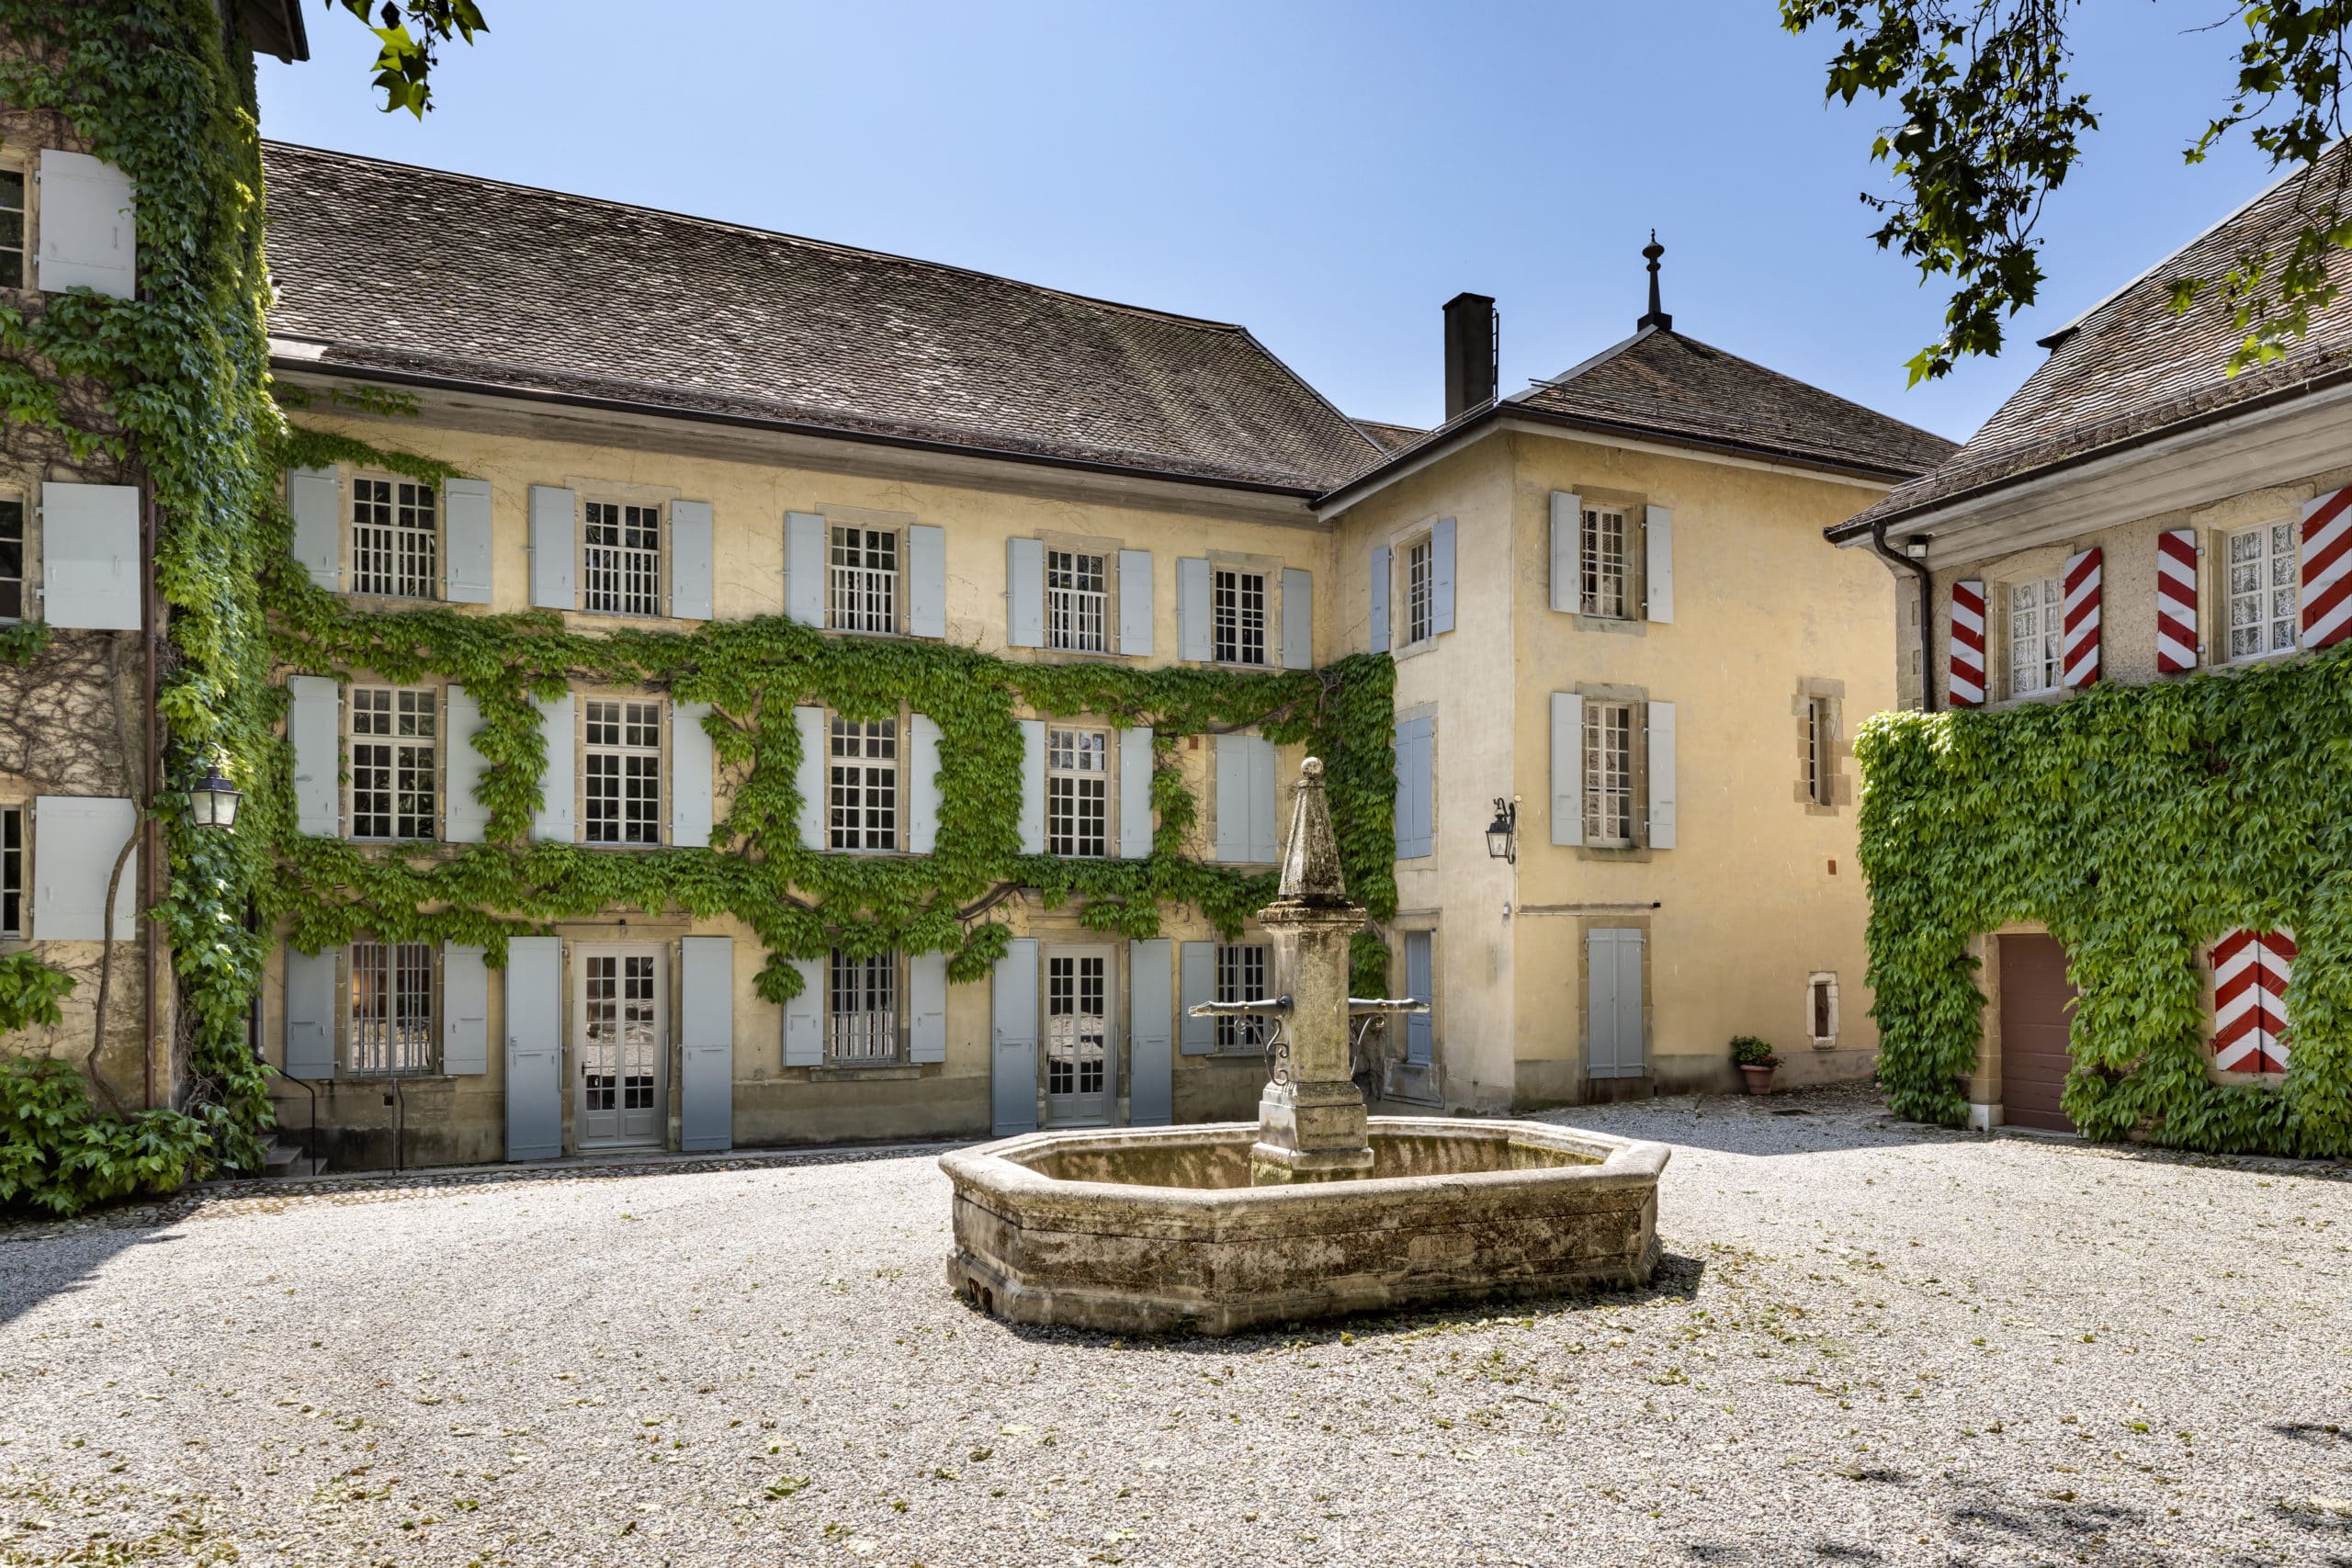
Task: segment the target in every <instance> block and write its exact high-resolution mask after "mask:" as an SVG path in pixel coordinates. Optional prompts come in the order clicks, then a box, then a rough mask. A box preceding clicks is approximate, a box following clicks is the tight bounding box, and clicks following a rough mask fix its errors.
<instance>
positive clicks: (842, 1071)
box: [809, 1062, 922, 1083]
mask: <svg viewBox="0 0 2352 1568" xmlns="http://www.w3.org/2000/svg"><path fill="white" fill-rule="evenodd" d="M919 1077H922V1068H921V1067H919V1066H914V1065H913V1064H912V1063H909V1062H892V1063H889V1064H888V1065H886V1066H876V1067H853V1066H847V1065H846V1064H843V1063H831V1064H828V1065H827V1066H821V1067H811V1068H809V1082H810V1083H856V1082H862V1081H873V1082H896V1081H900V1080H903V1079H907V1078H919Z"/></svg>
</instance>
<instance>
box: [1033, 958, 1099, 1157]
mask: <svg viewBox="0 0 2352 1568" xmlns="http://www.w3.org/2000/svg"><path fill="white" fill-rule="evenodd" d="M1111 980H1112V969H1111V950H1110V949H1109V948H1107V947H1057V948H1049V949H1047V950H1046V1042H1045V1044H1046V1050H1045V1057H1046V1060H1045V1070H1046V1119H1047V1120H1048V1121H1049V1122H1052V1123H1053V1125H1055V1126H1057V1127H1067V1126H1070V1125H1072V1124H1080V1125H1083V1124H1088V1123H1094V1124H1102V1123H1107V1122H1109V1121H1110V1120H1111V1114H1112V1111H1113V1107H1114V1100H1113V1097H1112V1091H1113V1084H1112V1077H1113V1066H1114V1059H1115V1058H1114V1051H1113V1048H1112V1041H1111Z"/></svg>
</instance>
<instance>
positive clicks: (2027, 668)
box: [2009, 577, 2066, 697]
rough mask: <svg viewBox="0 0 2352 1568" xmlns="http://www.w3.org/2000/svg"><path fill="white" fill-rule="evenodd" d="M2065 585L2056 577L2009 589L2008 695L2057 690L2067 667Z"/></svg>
mask: <svg viewBox="0 0 2352 1568" xmlns="http://www.w3.org/2000/svg"><path fill="white" fill-rule="evenodd" d="M2065 635H2066V584H2065V583H2064V581H2062V580H2061V579H2058V578H2055V577H2044V578H2041V579H2039V580H2037V581H2032V582H2018V583H2012V584H2010V586H2009V695H2011V696H2013V697H2023V696H2030V695H2031V694H2033V693H2036V692H2052V691H2056V690H2057V689H2058V681H2059V678H2060V674H2061V671H2064V668H2065V664H2064V649H2065Z"/></svg>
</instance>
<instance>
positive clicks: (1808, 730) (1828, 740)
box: [1804, 697, 1837, 806]
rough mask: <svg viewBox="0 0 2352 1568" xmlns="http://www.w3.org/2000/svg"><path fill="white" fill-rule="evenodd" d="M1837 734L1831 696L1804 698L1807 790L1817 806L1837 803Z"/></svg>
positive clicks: (1810, 801)
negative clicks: (1834, 747)
mask: <svg viewBox="0 0 2352 1568" xmlns="http://www.w3.org/2000/svg"><path fill="white" fill-rule="evenodd" d="M1835 735H1836V729H1835V725H1834V723H1833V720H1832V717H1831V714H1830V708H1829V699H1828V698H1827V697H1807V698H1805V700H1804V793H1805V799H1806V801H1807V802H1808V803H1809V804H1811V805H1814V806H1835V805H1836V804H1837V801H1836V800H1835V799H1834V798H1833V797H1834V796H1835V795H1836V794H1837V788H1836V784H1835V780H1836V778H1837V773H1836V762H1837V759H1836V757H1835V756H1834V755H1832V753H1831V750H1830V748H1831V746H1832V744H1833V742H1834V739H1835Z"/></svg>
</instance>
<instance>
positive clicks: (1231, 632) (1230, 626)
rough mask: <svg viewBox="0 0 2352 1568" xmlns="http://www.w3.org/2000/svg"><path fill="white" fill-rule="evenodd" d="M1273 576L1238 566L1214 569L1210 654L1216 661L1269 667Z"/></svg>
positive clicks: (1211, 572) (1212, 571)
mask: <svg viewBox="0 0 2352 1568" xmlns="http://www.w3.org/2000/svg"><path fill="white" fill-rule="evenodd" d="M1269 576H1270V574H1269V573H1266V572H1262V571H1252V570H1250V569H1249V568H1247V567H1238V566H1219V567H1213V568H1212V569H1211V570H1210V573H1209V603H1210V606H1211V611H1210V615H1209V624H1210V628H1211V630H1210V643H1209V657H1210V659H1211V660H1213V661H1214V662H1216V663H1218V664H1238V665H1241V666H1243V667H1245V668H1248V669H1253V670H1255V669H1263V668H1265V664H1266V630H1267V626H1268V623H1269V620H1270V616H1269V615H1268V612H1267V593H1268V589H1267V586H1266V584H1267V580H1268V577H1269ZM1253 584H1254V586H1252V585H1253Z"/></svg>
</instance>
